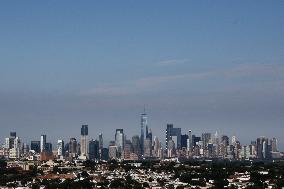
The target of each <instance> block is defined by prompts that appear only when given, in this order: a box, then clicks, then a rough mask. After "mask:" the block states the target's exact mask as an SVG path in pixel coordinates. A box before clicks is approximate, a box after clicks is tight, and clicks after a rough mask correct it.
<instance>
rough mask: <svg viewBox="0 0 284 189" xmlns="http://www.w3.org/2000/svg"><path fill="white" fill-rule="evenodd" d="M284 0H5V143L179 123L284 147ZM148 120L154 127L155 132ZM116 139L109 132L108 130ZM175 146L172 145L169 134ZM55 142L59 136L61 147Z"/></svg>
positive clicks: (0, 81) (1, 120) (1, 78)
mask: <svg viewBox="0 0 284 189" xmlns="http://www.w3.org/2000/svg"><path fill="white" fill-rule="evenodd" d="M283 10H284V2H283V1H278V0H276V1H273V2H268V1H255V0H253V1H246V2H228V1H218V2H212V1H205V2H199V1H196V2H194V1H180V2H178V3H177V2H164V1H155V2H132V1H124V2H111V3H109V2H96V1H86V2H84V3H81V2H66V1H58V2H56V1H53V2H41V3H39V2H37V1H30V2H17V3H14V2H10V1H6V2H4V1H3V2H0V27H1V29H0V41H1V43H0V66H1V69H0V129H1V133H0V142H1V143H4V142H5V141H4V139H5V137H6V136H7V133H9V132H10V131H17V133H18V134H19V136H21V137H22V138H23V139H24V140H28V141H31V140H34V141H38V140H40V135H42V134H44V135H47V138H48V140H49V141H54V143H56V141H57V140H58V139H60V138H61V137H62V136H63V137H64V138H63V140H64V141H69V139H70V138H76V139H77V142H80V135H79V134H78V128H80V127H81V125H83V124H87V125H89V133H88V136H89V139H92V138H93V139H94V140H95V139H98V135H99V133H103V136H105V138H104V140H106V141H109V140H111V139H112V138H113V136H114V133H115V129H117V128H122V129H124V133H125V134H126V135H127V136H129V138H130V136H131V137H132V136H133V135H136V134H137V135H139V136H140V130H141V123H140V119H141V117H140V116H141V112H143V106H144V105H146V109H147V121H148V127H149V128H151V131H152V134H153V137H154V136H158V137H159V138H161V139H162V138H164V136H165V134H164V133H163V132H162V131H164V130H165V127H166V125H167V124H168V123H170V124H171V123H172V124H174V127H178V128H181V129H182V133H187V132H188V130H192V132H193V133H198V134H199V135H201V134H202V133H203V132H210V133H215V131H218V133H219V134H222V133H226V134H228V135H229V136H233V135H236V136H238V138H239V139H240V140H241V141H243V143H249V142H250V141H249V140H250V139H251V138H257V137H259V136H263V135H264V136H266V137H268V138H272V137H276V138H278V139H279V144H280V146H279V147H280V149H284V142H282V139H283V133H284V127H283V124H284V116H283V109H284V101H283V97H284V88H283V86H284V74H283V73H284V64H283V61H284V56H283V54H284V53H283V52H284V41H283V33H284V20H283V17H284V11H283ZM145 129H146V128H144V130H145ZM108 137H109V138H108ZM162 142H163V144H164V141H162ZM53 145H55V144H53Z"/></svg>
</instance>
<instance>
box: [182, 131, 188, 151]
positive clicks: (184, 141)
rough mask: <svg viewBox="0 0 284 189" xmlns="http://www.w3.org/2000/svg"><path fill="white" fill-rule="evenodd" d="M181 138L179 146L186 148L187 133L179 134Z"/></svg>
mask: <svg viewBox="0 0 284 189" xmlns="http://www.w3.org/2000/svg"><path fill="white" fill-rule="evenodd" d="M180 138H181V142H180V143H181V148H187V139H188V135H187V134H185V135H181V136H180Z"/></svg>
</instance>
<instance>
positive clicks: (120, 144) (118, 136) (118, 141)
mask: <svg viewBox="0 0 284 189" xmlns="http://www.w3.org/2000/svg"><path fill="white" fill-rule="evenodd" d="M115 145H116V146H117V153H118V157H119V158H120V157H121V155H122V151H123V148H124V133H123V129H116V132H115Z"/></svg>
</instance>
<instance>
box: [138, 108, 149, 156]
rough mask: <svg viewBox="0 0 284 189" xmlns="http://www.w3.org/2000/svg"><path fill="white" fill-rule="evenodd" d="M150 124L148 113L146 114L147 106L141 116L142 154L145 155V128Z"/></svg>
mask: <svg viewBox="0 0 284 189" xmlns="http://www.w3.org/2000/svg"><path fill="white" fill-rule="evenodd" d="M147 125H148V120H147V114H146V111H145V108H144V113H143V114H141V117H140V126H141V135H140V145H141V146H140V152H141V155H142V156H143V155H144V139H145V138H144V128H146V127H147Z"/></svg>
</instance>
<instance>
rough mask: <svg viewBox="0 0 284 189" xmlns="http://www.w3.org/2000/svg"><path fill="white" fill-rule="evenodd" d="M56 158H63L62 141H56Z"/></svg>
mask: <svg viewBox="0 0 284 189" xmlns="http://www.w3.org/2000/svg"><path fill="white" fill-rule="evenodd" d="M57 156H58V157H62V156H64V141H63V140H58V141H57Z"/></svg>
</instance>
